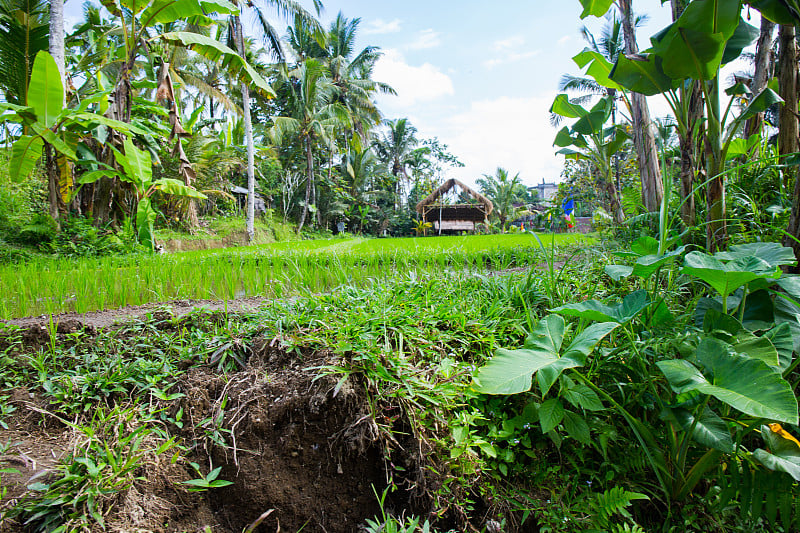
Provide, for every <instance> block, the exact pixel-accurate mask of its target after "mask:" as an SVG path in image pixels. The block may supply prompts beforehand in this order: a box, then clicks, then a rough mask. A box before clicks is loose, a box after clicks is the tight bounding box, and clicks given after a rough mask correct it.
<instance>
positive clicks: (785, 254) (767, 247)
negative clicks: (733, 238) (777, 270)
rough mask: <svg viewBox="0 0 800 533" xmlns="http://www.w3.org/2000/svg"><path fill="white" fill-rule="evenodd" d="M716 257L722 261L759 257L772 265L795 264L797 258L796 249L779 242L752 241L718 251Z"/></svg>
mask: <svg viewBox="0 0 800 533" xmlns="http://www.w3.org/2000/svg"><path fill="white" fill-rule="evenodd" d="M714 257H716V258H717V259H720V260H722V261H731V260H734V259H745V258H747V257H758V258H759V259H761V260H762V261H764V262H765V263H767V264H768V265H769V266H771V267H776V266H780V265H794V264H795V262H796V261H797V259H795V257H794V251H793V250H792V249H791V248H789V247H786V246H783V245H782V244H780V243H777V242H751V243H748V244H736V245H734V246H731V247H730V250H728V251H727V252H717V253H716V254H714Z"/></svg>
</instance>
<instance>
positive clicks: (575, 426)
mask: <svg viewBox="0 0 800 533" xmlns="http://www.w3.org/2000/svg"><path fill="white" fill-rule="evenodd" d="M564 429H565V430H566V432H567V435H569V436H570V437H572V438H573V439H575V440H577V441H578V442H580V443H581V444H590V443H591V438H590V436H589V425H588V424H587V423H586V420H584V419H583V417H582V416H581V415H579V414H578V413H573V412H572V411H564Z"/></svg>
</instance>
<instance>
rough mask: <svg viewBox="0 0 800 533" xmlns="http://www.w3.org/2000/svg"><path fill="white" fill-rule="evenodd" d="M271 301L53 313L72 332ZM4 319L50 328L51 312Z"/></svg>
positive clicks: (165, 304) (189, 302) (64, 330)
mask: <svg viewBox="0 0 800 533" xmlns="http://www.w3.org/2000/svg"><path fill="white" fill-rule="evenodd" d="M271 301H273V298H267V297H254V298H241V299H238V300H231V301H228V302H225V301H222V300H173V301H170V302H155V303H149V304H143V305H129V306H126V307H121V308H119V309H107V310H105V311H92V312H89V313H83V314H82V313H74V312H73V313H63V314H60V315H53V323H54V324H56V325H57V327H58V330H59V332H60V333H70V332H71V331H76V330H78V329H83V328H105V327H109V326H113V325H115V324H119V323H122V322H129V321H131V320H135V319H137V318H144V317H147V316H148V315H153V314H154V313H156V312H159V311H167V310H169V311H170V312H171V314H172V315H173V316H176V317H178V316H183V315H187V314H189V313H191V312H192V311H195V310H197V309H201V308H202V309H208V310H209V311H225V310H226V308H227V310H228V311H230V312H234V313H238V312H243V311H252V310H254V309H257V308H259V307H261V306H263V305H266V304H267V303H269V302H271ZM226 306H227V307H226ZM2 322H3V323H5V324H10V325H13V326H19V327H22V328H36V327H43V328H47V327H48V326H49V324H50V317H49V316H48V315H39V316H29V317H24V318H14V319H11V320H3V321H2Z"/></svg>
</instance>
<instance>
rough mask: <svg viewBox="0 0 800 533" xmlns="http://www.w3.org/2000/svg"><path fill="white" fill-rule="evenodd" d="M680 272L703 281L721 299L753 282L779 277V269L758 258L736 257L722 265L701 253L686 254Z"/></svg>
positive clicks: (713, 258)
mask: <svg viewBox="0 0 800 533" xmlns="http://www.w3.org/2000/svg"><path fill="white" fill-rule="evenodd" d="M682 271H683V272H685V273H687V274H691V275H693V276H695V277H697V278H700V279H701V280H703V281H705V282H706V283H708V284H709V285H711V287H712V288H713V289H714V290H716V291H717V292H718V293H719V294H720V295H721V296H723V297H725V296H728V295H729V294H731V293H732V292H733V291H735V290H736V289H738V288H739V287H741V286H743V285H746V284H748V283H750V282H751V281H753V280H756V279H760V278H780V277H781V269H780V268H778V267H776V266H775V267H774V266H771V265H770V264H769V263H767V262H766V261H763V260H762V259H759V258H758V257H753V256H745V257H738V258H736V259H734V260H732V261H730V262H727V263H723V262H722V261H720V260H719V259H717V258H716V257H712V256H710V255H708V254H704V253H702V252H691V253H689V254H687V255H686V258H685V260H684V266H683V269H682Z"/></svg>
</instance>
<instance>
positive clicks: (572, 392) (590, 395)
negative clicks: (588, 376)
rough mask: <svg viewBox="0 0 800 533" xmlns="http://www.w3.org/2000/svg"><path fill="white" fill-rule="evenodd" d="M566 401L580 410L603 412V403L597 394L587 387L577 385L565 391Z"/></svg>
mask: <svg viewBox="0 0 800 533" xmlns="http://www.w3.org/2000/svg"><path fill="white" fill-rule="evenodd" d="M564 399H565V400H567V401H568V402H569V403H571V404H572V405H574V406H575V407H578V408H580V409H586V410H587V411H602V410H603V409H604V407H603V402H601V401H600V397H599V396H597V393H596V392H594V391H593V390H592V389H590V388H589V387H587V386H586V385H575V386H574V387H570V388H569V389H567V390H566V391H564Z"/></svg>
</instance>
